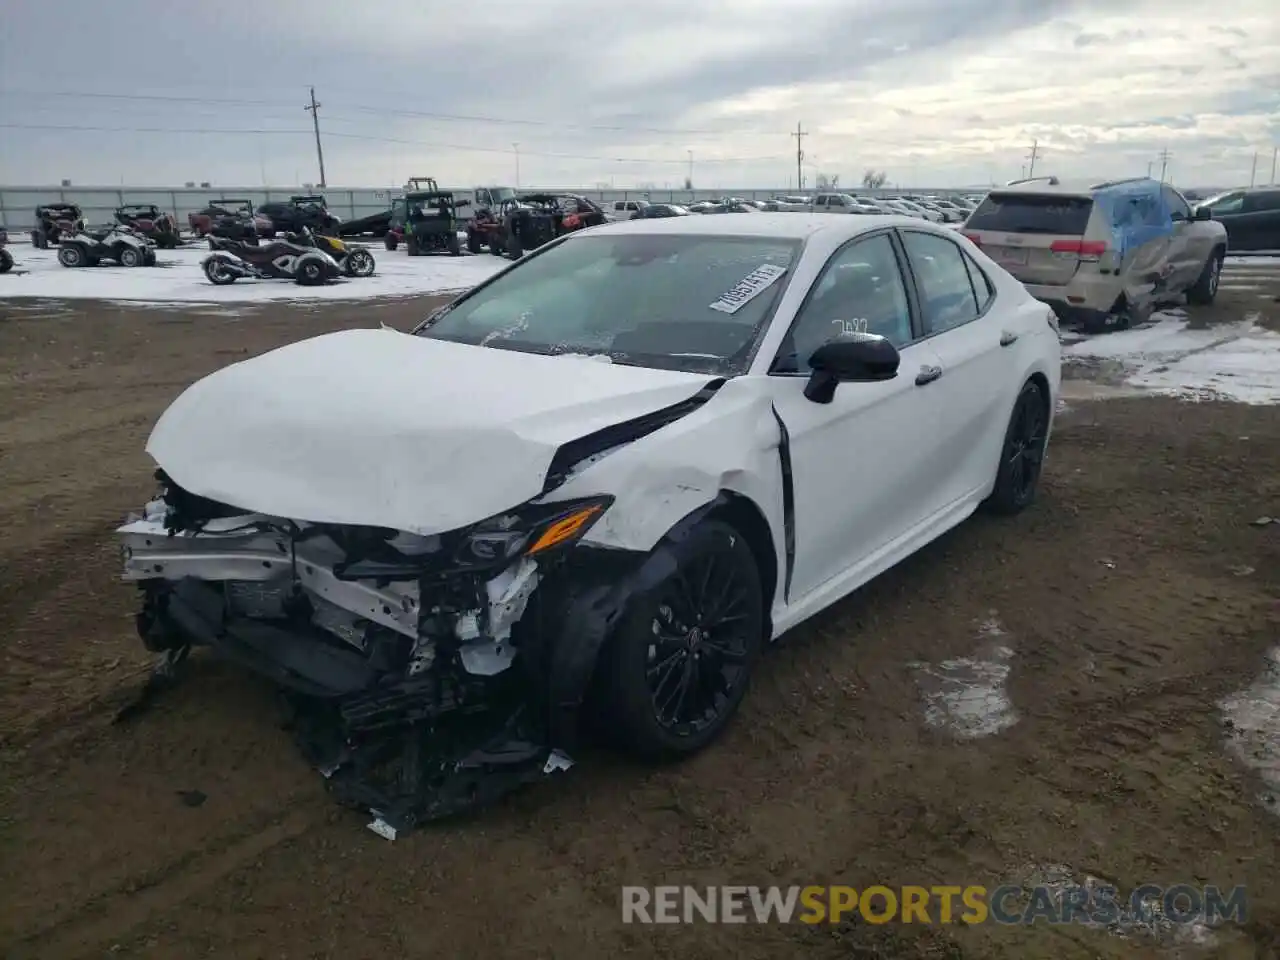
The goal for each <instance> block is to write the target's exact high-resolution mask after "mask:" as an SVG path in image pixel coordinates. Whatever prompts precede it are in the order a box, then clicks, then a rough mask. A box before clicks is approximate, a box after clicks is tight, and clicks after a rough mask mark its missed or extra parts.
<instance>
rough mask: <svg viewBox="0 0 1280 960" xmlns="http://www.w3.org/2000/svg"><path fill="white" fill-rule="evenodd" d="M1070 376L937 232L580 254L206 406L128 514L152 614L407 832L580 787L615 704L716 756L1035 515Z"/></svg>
mask: <svg viewBox="0 0 1280 960" xmlns="http://www.w3.org/2000/svg"><path fill="white" fill-rule="evenodd" d="M1059 361H1060V353H1059V341H1058V332H1057V324H1056V321H1055V319H1054V316H1053V313H1052V311H1050V310H1049V308H1047V307H1046V306H1044V305H1043V304H1041V303H1039V302H1038V301H1036V300H1034V299H1033V298H1032V297H1031V296H1029V295H1028V294H1027V293H1026V291H1025V290H1024V289H1023V287H1022V285H1021V284H1020V283H1018V282H1017V281H1016V280H1014V279H1013V278H1012V277H1010V276H1009V275H1008V274H1006V273H1005V272H1004V271H1003V270H1001V269H1000V268H999V267H998V266H996V265H995V264H994V263H993V262H992V261H991V260H989V259H988V258H987V257H986V256H985V255H984V254H983V253H982V251H981V250H979V249H978V248H977V247H975V246H973V245H972V244H970V243H969V242H968V241H967V240H965V239H964V238H963V237H962V236H959V235H957V234H956V233H954V232H953V231H950V230H947V229H945V228H942V227H938V226H935V225H933V224H930V223H926V222H923V221H920V220H912V219H908V218H905V217H892V216H883V217H829V216H814V215H808V214H794V213H792V214H772V213H763V214H760V215H758V216H753V217H678V218H671V219H647V220H633V221H630V222H625V223H619V224H613V225H609V226H604V227H599V228H595V229H592V230H588V231H582V232H579V233H573V234H569V235H568V236H566V237H563V238H561V239H560V240H557V241H555V242H553V243H551V244H548V245H547V246H545V247H543V248H542V249H540V250H538V251H537V252H535V253H533V254H531V255H529V256H527V257H525V258H523V259H521V260H519V261H517V262H515V263H514V264H512V265H511V266H509V267H508V268H506V269H504V270H503V271H502V272H500V273H499V274H497V275H496V276H494V277H493V278H492V279H490V280H488V281H487V282H485V283H483V284H481V285H480V286H478V287H476V288H475V289H474V290H471V291H470V292H469V293H466V294H464V295H463V296H461V297H460V298H459V299H457V300H455V301H454V302H453V303H452V304H450V305H449V306H447V307H445V308H444V309H442V310H440V311H439V312H437V313H435V314H434V315H432V316H431V317H429V318H428V319H427V320H426V321H425V322H424V323H423V324H422V325H421V326H420V327H418V328H417V329H416V330H414V331H413V332H412V333H401V332H397V331H393V330H390V329H378V330H368V329H355V330H348V331H345V332H341V333H332V334H327V335H324V336H318V337H315V338H312V339H308V340H304V341H302V342H299V343H296V344H293V345H290V346H286V347H283V348H280V349H278V350H274V351H272V352H270V353H267V354H264V355H262V356H259V357H256V358H254V359H250V360H245V361H243V362H240V363H236V364H233V365H231V366H228V367H226V368H224V369H222V370H219V371H218V372H216V373H213V374H211V375H210V376H208V377H206V378H204V379H203V380H201V381H199V382H197V383H196V384H194V385H193V386H191V387H190V388H189V389H187V391H186V392H185V393H183V394H182V395H181V396H179V397H178V399H177V400H176V401H175V402H174V403H173V404H172V406H171V407H169V409H168V410H167V411H166V412H165V413H164V414H163V416H162V417H161V419H160V420H159V422H158V423H157V424H156V426H155V429H154V431H153V432H152V434H151V437H150V440H149V442H148V445H147V451H148V453H149V454H150V455H151V456H152V457H153V458H154V460H155V462H156V464H157V466H158V467H159V471H158V474H157V477H158V479H159V480H160V483H161V495H160V496H159V497H158V498H157V499H156V500H154V501H152V502H151V503H149V504H148V505H147V508H146V509H145V511H144V512H143V514H142V515H140V516H138V517H136V518H135V519H133V520H132V521H131V522H129V523H128V524H126V525H125V526H124V527H122V528H121V530H120V536H121V538H122V539H123V541H124V545H125V547H126V550H125V557H126V560H125V570H126V577H127V578H129V579H132V580H135V581H138V582H139V584H140V586H141V587H142V593H143V611H142V614H141V616H140V617H139V629H140V632H141V633H142V635H143V637H144V639H145V641H146V644H147V646H148V648H149V649H152V650H155V651H158V652H163V653H164V654H165V656H166V660H165V664H166V669H168V668H171V667H172V665H173V664H174V662H176V661H179V660H181V659H182V658H183V656H184V655H185V653H186V652H187V651H188V650H189V649H190V648H191V647H192V646H210V647H213V648H215V649H216V650H217V651H220V652H221V653H223V654H225V655H227V656H230V657H231V658H233V659H236V660H238V661H240V662H242V663H244V664H246V665H248V666H249V667H250V668H252V669H254V670H256V671H258V672H260V673H262V674H265V675H266V676H268V677H270V678H271V679H272V680H274V681H275V682H276V683H278V684H279V685H280V686H282V687H283V688H285V689H286V690H288V691H292V693H293V694H294V696H295V698H296V699H297V702H298V704H299V705H300V706H299V716H300V717H301V720H300V721H299V723H298V724H297V725H296V729H297V730H298V731H299V736H300V737H301V738H302V740H303V744H304V746H305V748H306V754H307V756H308V757H309V758H310V759H311V760H312V762H314V763H315V764H316V765H317V766H318V767H319V768H320V769H322V770H323V771H324V772H325V774H326V776H328V777H329V783H330V785H331V787H332V788H333V789H334V790H335V791H337V792H339V793H340V795H341V796H342V797H343V798H344V799H345V800H346V801H348V802H350V803H353V804H355V805H357V806H360V807H363V808H365V809H367V810H370V811H372V812H373V813H374V815H375V822H374V824H371V826H374V827H375V828H376V829H377V830H378V831H379V832H380V833H383V834H385V835H393V831H394V830H398V829H404V828H405V827H407V826H410V825H412V824H414V823H416V822H419V821H421V820H423V819H428V818H431V817H434V816H440V815H443V814H447V813H450V812H452V811H454V810H457V809H460V808H462V807H466V806H468V805H469V804H473V803H476V802H478V801H482V800H484V799H486V798H488V797H491V796H494V795H496V794H497V793H499V792H501V791H502V790H505V789H507V788H509V786H510V785H511V784H512V783H515V782H518V781H520V780H522V779H525V778H527V777H534V776H540V775H542V774H543V773H544V772H547V771H551V770H554V769H558V768H562V767H563V766H565V765H566V764H567V763H568V762H569V761H568V752H569V751H570V750H571V749H572V747H573V746H574V744H575V736H576V734H577V731H578V730H579V729H581V727H582V720H583V719H584V717H587V716H589V717H590V718H591V721H592V723H593V725H594V726H595V727H596V728H597V729H600V730H604V731H607V732H608V733H609V734H610V735H612V736H613V737H614V738H615V739H616V740H617V741H618V742H619V743H621V744H623V745H625V746H626V747H628V748H630V749H632V750H634V751H635V752H637V753H639V754H641V755H644V756H648V757H664V756H666V757H670V756H681V755H687V754H690V753H692V752H694V751H697V750H699V749H700V748H702V747H704V746H706V745H707V744H708V743H710V742H711V741H712V740H713V739H714V738H715V737H716V736H717V734H719V733H720V732H721V731H722V730H723V728H724V727H725V724H726V722H727V721H728V720H729V718H730V716H731V715H732V714H733V713H734V711H735V710H736V709H737V707H738V705H739V703H740V701H741V700H742V697H743V695H744V693H745V692H746V689H747V683H748V679H749V678H750V676H751V674H752V671H753V670H754V669H755V667H756V664H757V660H758V658H759V656H760V653H761V650H762V649H763V647H764V646H765V645H766V644H767V643H769V642H770V641H771V640H772V639H774V638H776V637H778V636H779V635H781V634H783V633H784V632H786V631H787V630H789V629H791V628H792V627H794V626H795V625H797V624H798V623H801V622H802V621H804V620H806V619H808V618H809V617H811V616H813V615H814V614H816V613H817V612H818V611H820V610H822V609H823V608H824V607H827V606H829V605H830V604H832V603H834V602H836V601H837V600H839V599H840V598H842V597H844V596H846V595H848V594H849V593H850V592H851V591H853V590H855V589H857V588H858V587H859V586H861V585H862V584H864V583H866V582H867V581H868V580H870V579H871V578H872V577H874V576H876V575H877V574H879V573H881V572H882V571H884V570H886V569H888V568H889V567H891V566H893V565H894V564H896V563H898V562H899V561H901V560H903V559H904V558H906V557H907V556H909V555H910V554H912V553H913V552H915V551H917V550H919V549H920V548H921V547H923V546H925V545H926V544H927V543H929V542H930V541H932V540H934V539H935V538H937V537H938V536H940V535H941V534H943V533H944V532H945V531H947V530H949V529H950V528H952V527H954V526H955V525H956V524H958V523H960V522H961V521H963V520H964V519H965V518H966V517H968V516H969V515H970V514H971V513H973V512H974V510H975V509H977V508H978V507H979V505H982V504H986V505H988V506H989V507H990V508H992V509H993V510H995V511H996V512H999V513H1005V514H1012V513H1016V512H1018V511H1020V510H1022V509H1023V508H1025V507H1027V506H1028V505H1029V504H1031V502H1032V501H1033V499H1034V497H1035V494H1036V485H1037V480H1038V478H1039V475H1040V469H1041V464H1042V463H1043V459H1044V454H1045V446H1046V443H1047V441H1048V438H1049V433H1050V427H1051V424H1052V421H1053V413H1054V407H1055V401H1056V399H1057V394H1058V388H1059ZM589 694H590V696H588V695H589Z"/></svg>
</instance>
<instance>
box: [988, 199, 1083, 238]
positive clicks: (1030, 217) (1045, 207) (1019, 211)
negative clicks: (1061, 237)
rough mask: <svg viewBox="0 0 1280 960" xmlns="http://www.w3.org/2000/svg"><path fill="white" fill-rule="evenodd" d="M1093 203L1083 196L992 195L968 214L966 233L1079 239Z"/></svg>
mask: <svg viewBox="0 0 1280 960" xmlns="http://www.w3.org/2000/svg"><path fill="white" fill-rule="evenodd" d="M1092 212H1093V201H1092V200H1091V199H1089V198H1087V197H1056V196H1037V195H1035V194H1026V193H992V194H988V195H987V198H986V199H985V200H983V201H982V204H981V205H980V206H979V207H978V209H977V210H975V211H974V212H973V213H972V214H970V215H969V222H968V223H967V224H965V226H966V228H967V229H969V230H1002V231H1004V232H1005V233H1054V234H1066V235H1069V236H1080V235H1081V234H1083V233H1084V231H1085V227H1087V226H1088V225H1089V214H1090V213H1092Z"/></svg>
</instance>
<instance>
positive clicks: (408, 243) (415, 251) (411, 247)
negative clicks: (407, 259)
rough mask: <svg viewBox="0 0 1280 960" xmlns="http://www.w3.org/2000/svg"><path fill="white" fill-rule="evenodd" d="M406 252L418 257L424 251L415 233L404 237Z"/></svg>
mask: <svg viewBox="0 0 1280 960" xmlns="http://www.w3.org/2000/svg"><path fill="white" fill-rule="evenodd" d="M404 252H405V253H406V254H408V255H409V256H411V257H416V256H418V255H419V254H420V253H422V250H421V248H420V247H419V246H418V238H417V237H415V236H414V235H413V234H409V235H408V236H407V237H405V238H404Z"/></svg>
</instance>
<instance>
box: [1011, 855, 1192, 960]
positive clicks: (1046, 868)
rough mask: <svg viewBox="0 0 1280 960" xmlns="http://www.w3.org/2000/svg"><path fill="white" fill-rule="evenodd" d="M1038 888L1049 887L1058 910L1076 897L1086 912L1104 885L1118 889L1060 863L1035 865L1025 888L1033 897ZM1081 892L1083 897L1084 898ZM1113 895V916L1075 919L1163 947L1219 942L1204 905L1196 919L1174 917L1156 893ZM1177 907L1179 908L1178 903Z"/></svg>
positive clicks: (1081, 922)
mask: <svg viewBox="0 0 1280 960" xmlns="http://www.w3.org/2000/svg"><path fill="white" fill-rule="evenodd" d="M1035 888H1040V889H1043V890H1046V891H1047V892H1048V893H1049V895H1050V897H1052V898H1053V899H1054V901H1055V905H1056V906H1057V907H1058V909H1059V910H1061V909H1062V907H1063V904H1064V902H1068V899H1069V898H1073V899H1074V900H1075V902H1077V903H1082V905H1084V906H1085V910H1086V912H1087V911H1088V909H1089V907H1090V906H1092V905H1094V904H1098V903H1100V902H1101V900H1102V894H1101V891H1102V890H1103V889H1104V888H1106V889H1110V890H1112V891H1115V886H1114V884H1111V883H1109V882H1108V881H1106V880H1101V879H1099V878H1097V877H1093V876H1089V875H1088V874H1085V875H1084V876H1083V877H1080V875H1079V874H1078V873H1077V872H1076V871H1075V870H1073V869H1072V868H1071V867H1069V866H1067V865H1065V864H1060V863H1050V864H1041V865H1039V866H1036V867H1034V868H1032V870H1031V871H1030V875H1029V876H1028V877H1027V878H1026V880H1025V881H1024V882H1023V890H1024V891H1025V892H1026V894H1027V896H1028V897H1030V895H1031V892H1032V890H1033V889H1035ZM1144 892H1145V891H1144ZM1082 893H1083V894H1084V898H1082V897H1081V894H1082ZM1112 896H1113V900H1114V903H1115V911H1114V912H1115V915H1114V916H1112V917H1108V919H1106V920H1102V919H1100V918H1097V917H1096V915H1092V916H1079V915H1077V919H1076V921H1075V922H1078V923H1080V924H1081V925H1082V926H1085V927H1089V928H1090V929H1094V930H1105V931H1106V932H1107V933H1110V934H1111V935H1113V936H1117V937H1122V938H1124V939H1126V940H1130V939H1134V938H1138V937H1141V938H1144V939H1148V940H1154V941H1155V942H1157V943H1159V944H1161V945H1164V946H1175V945H1176V946H1196V947H1211V946H1213V945H1215V944H1216V943H1217V938H1216V936H1215V935H1214V932H1213V928H1212V927H1210V926H1209V925H1208V924H1207V923H1205V918H1204V912H1203V908H1202V909H1201V913H1200V915H1199V917H1198V918H1196V919H1192V920H1183V919H1181V918H1180V919H1177V920H1175V919H1173V918H1171V917H1168V916H1166V915H1165V912H1164V904H1163V903H1162V902H1161V898H1160V897H1159V896H1157V895H1154V894H1152V895H1150V896H1144V897H1140V898H1137V899H1136V900H1135V899H1134V897H1133V895H1132V894H1129V893H1127V892H1121V891H1115V892H1114V893H1113V895H1112ZM1082 901H1083V902H1082ZM1184 902H1185V901H1184ZM1174 909H1177V904H1176V902H1175V906H1174Z"/></svg>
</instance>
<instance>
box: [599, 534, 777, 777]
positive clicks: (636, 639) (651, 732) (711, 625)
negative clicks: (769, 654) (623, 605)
mask: <svg viewBox="0 0 1280 960" xmlns="http://www.w3.org/2000/svg"><path fill="white" fill-rule="evenodd" d="M659 549H670V550H671V551H672V552H673V554H674V557H675V560H676V563H675V566H674V568H673V569H672V570H671V571H670V572H669V573H668V574H667V575H666V576H665V577H664V578H663V579H662V580H660V581H659V582H658V583H656V584H655V585H654V586H653V587H652V588H650V589H648V590H646V591H645V592H643V593H641V594H638V595H637V596H635V597H634V598H633V599H632V601H631V604H630V606H629V608H628V609H627V611H626V613H625V615H624V616H623V618H622V620H621V621H620V623H619V627H618V629H617V631H616V632H615V633H614V635H613V637H612V638H611V641H610V644H609V647H608V648H607V650H606V653H605V657H606V660H605V663H604V664H603V666H604V673H603V675H602V679H603V681H604V690H603V691H602V692H604V693H605V695H606V697H607V700H606V701H605V702H606V703H607V709H608V710H609V712H610V713H611V714H612V719H613V721H614V729H615V731H616V732H617V734H618V735H619V739H620V740H621V741H622V742H623V744H624V745H625V746H627V747H628V748H630V749H631V750H633V751H634V752H635V753H637V754H640V755H641V756H644V757H649V758H678V757H683V756H688V755H689V754H692V753H696V752H697V751H699V750H701V749H702V748H703V747H705V746H707V744H709V743H710V742H711V741H712V740H714V739H715V738H716V737H717V736H718V735H719V734H720V733H721V731H722V730H723V729H724V728H725V725H726V724H727V723H728V722H729V719H730V717H732V716H733V714H734V712H735V711H736V710H737V709H738V705H739V704H740V703H741V702H742V698H743V696H744V695H745V694H746V692H747V684H748V681H749V679H750V676H751V672H752V670H753V668H754V667H755V664H756V661H757V659H758V658H759V656H760V651H761V649H762V648H763V646H764V642H765V639H766V638H765V635H764V634H765V618H764V608H765V602H764V597H763V588H762V585H761V579H760V571H759V569H758V568H757V566H756V562H755V557H754V555H753V554H752V551H751V547H750V546H748V544H747V541H746V539H745V538H744V537H743V536H742V535H741V534H740V533H738V532H737V531H736V530H735V529H734V528H733V527H731V526H729V525H728V524H726V523H722V522H720V521H718V520H711V521H706V522H703V523H701V524H699V525H698V526H697V527H695V528H694V529H693V530H692V531H691V532H690V533H689V535H688V536H686V537H685V538H683V539H682V540H680V541H679V542H676V543H671V544H666V545H664V546H662V547H659Z"/></svg>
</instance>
